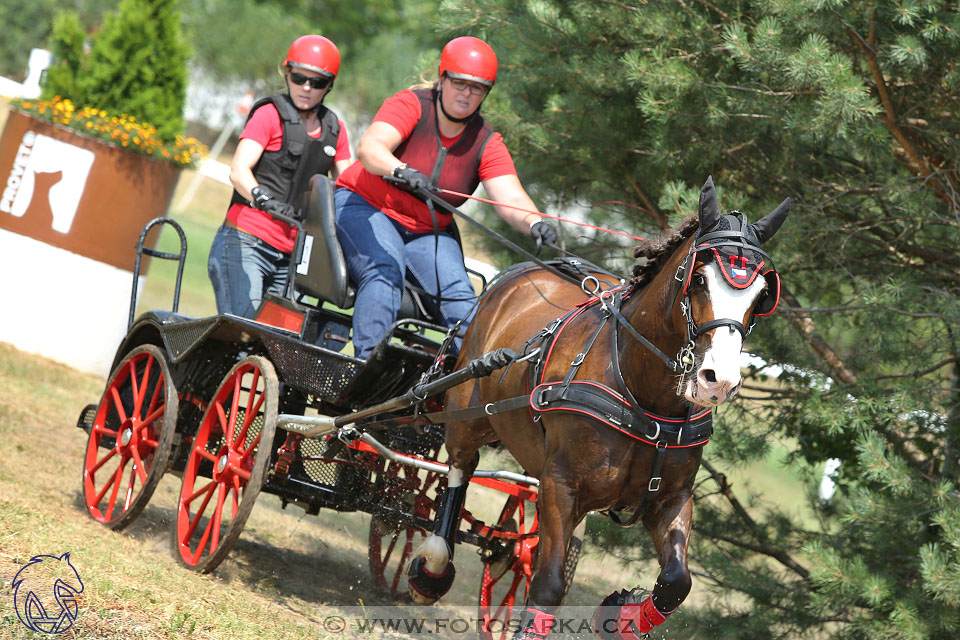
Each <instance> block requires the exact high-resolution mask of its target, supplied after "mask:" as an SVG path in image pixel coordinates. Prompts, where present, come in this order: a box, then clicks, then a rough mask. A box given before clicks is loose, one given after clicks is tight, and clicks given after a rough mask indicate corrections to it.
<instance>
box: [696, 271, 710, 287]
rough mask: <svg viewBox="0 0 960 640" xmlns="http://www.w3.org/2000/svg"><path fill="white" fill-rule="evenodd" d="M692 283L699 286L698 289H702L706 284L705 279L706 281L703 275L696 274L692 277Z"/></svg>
mask: <svg viewBox="0 0 960 640" xmlns="http://www.w3.org/2000/svg"><path fill="white" fill-rule="evenodd" d="M693 281H694V283H695V284H696V285H697V286H700V287H702V286H704V285H706V284H707V279H706V278H705V277H703V274H702V273H696V274H694V276H693Z"/></svg>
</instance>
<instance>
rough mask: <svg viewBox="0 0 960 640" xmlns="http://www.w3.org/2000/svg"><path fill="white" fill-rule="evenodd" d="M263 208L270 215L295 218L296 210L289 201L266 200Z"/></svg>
mask: <svg viewBox="0 0 960 640" xmlns="http://www.w3.org/2000/svg"><path fill="white" fill-rule="evenodd" d="M263 210H264V211H266V212H267V213H269V214H270V215H272V216H286V217H287V218H293V219H296V217H297V210H296V209H294V208H293V205H292V204H290V203H289V202H280V201H279V200H268V201H267V203H266V204H265V205H264V206H263Z"/></svg>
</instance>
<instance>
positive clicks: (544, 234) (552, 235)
mask: <svg viewBox="0 0 960 640" xmlns="http://www.w3.org/2000/svg"><path fill="white" fill-rule="evenodd" d="M530 237H531V238H533V239H534V240H536V241H537V255H540V249H541V248H542V247H543V245H547V246H550V247H555V246H556V245H557V240H558V237H557V230H556V229H554V228H553V225H552V224H550V223H549V222H544V221H543V220H537V221H536V222H534V223H533V224H532V225H530Z"/></svg>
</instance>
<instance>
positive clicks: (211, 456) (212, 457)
mask: <svg viewBox="0 0 960 640" xmlns="http://www.w3.org/2000/svg"><path fill="white" fill-rule="evenodd" d="M196 452H197V453H198V454H200V457H202V458H206V459H207V460H209V461H210V462H212V463H213V464H217V463H218V462H220V459H219V458H217V456H216V455H215V454H214V453H213V452H212V451H207V450H206V449H196Z"/></svg>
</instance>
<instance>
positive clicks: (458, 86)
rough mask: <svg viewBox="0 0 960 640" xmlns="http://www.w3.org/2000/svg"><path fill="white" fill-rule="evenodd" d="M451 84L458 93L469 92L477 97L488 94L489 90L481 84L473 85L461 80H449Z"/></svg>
mask: <svg viewBox="0 0 960 640" xmlns="http://www.w3.org/2000/svg"><path fill="white" fill-rule="evenodd" d="M448 79H449V80H450V84H451V85H452V86H453V89H454V90H455V91H457V92H458V93H463V92H464V91H467V90H469V91H470V93H472V94H473V95H475V96H482V95H483V94H485V93H486V92H487V88H486V87H484V86H481V85H479V84H473V83H472V82H467V81H466V80H460V79H459V78H449V77H448Z"/></svg>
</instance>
